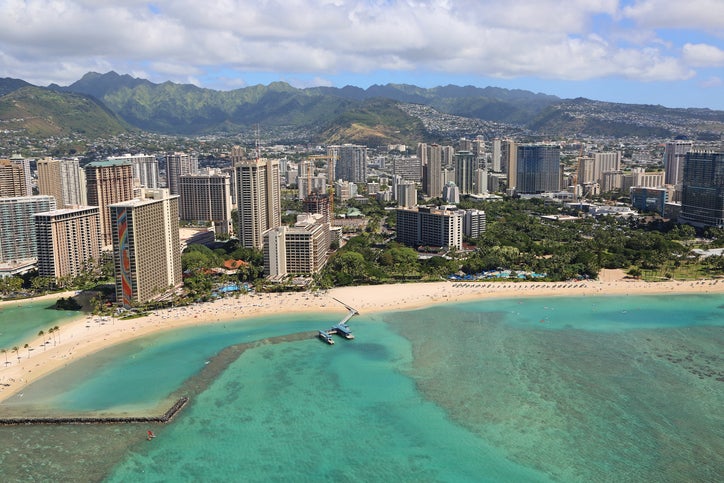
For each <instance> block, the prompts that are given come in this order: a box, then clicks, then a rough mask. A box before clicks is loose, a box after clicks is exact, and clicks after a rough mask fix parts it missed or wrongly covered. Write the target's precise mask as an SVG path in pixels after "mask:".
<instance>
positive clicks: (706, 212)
mask: <svg viewBox="0 0 724 483" xmlns="http://www.w3.org/2000/svg"><path fill="white" fill-rule="evenodd" d="M682 184H683V187H682V193H681V214H680V215H679V221H682V222H684V223H691V224H692V225H695V226H718V227H722V226H724V152H714V151H698V150H697V151H689V152H688V153H687V154H686V157H685V161H684V177H683V179H682Z"/></svg>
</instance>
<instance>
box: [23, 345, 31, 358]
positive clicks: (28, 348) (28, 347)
mask: <svg viewBox="0 0 724 483" xmlns="http://www.w3.org/2000/svg"><path fill="white" fill-rule="evenodd" d="M23 349H27V350H28V359H30V344H25V345H24V346H23Z"/></svg>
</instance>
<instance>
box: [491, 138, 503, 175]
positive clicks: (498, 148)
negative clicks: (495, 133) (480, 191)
mask: <svg viewBox="0 0 724 483" xmlns="http://www.w3.org/2000/svg"><path fill="white" fill-rule="evenodd" d="M502 152H503V151H502V144H501V142H500V139H498V138H495V139H493V157H492V159H491V160H490V164H491V169H492V170H493V172H494V173H500V172H501V171H502V169H503V167H502V163H501V160H502V158H501V156H502Z"/></svg>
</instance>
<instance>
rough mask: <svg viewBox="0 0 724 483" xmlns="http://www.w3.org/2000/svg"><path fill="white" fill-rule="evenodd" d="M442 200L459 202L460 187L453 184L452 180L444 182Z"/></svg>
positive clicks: (453, 202)
mask: <svg viewBox="0 0 724 483" xmlns="http://www.w3.org/2000/svg"><path fill="white" fill-rule="evenodd" d="M442 200H443V201H444V202H445V203H452V204H458V203H460V189H459V188H458V187H457V186H455V183H454V182H453V181H448V182H447V183H445V187H444V188H443V189H442Z"/></svg>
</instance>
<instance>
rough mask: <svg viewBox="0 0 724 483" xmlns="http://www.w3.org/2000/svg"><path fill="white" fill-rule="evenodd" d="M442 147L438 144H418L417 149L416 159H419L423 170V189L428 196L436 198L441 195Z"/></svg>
mask: <svg viewBox="0 0 724 483" xmlns="http://www.w3.org/2000/svg"><path fill="white" fill-rule="evenodd" d="M442 153H443V150H442V146H440V145H438V144H425V143H420V145H419V146H418V147H417V157H418V158H420V160H421V163H422V169H423V188H424V191H425V193H427V195H428V196H432V197H433V198H437V197H439V196H440V195H441V194H442V187H443V178H442V167H443V162H442Z"/></svg>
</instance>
